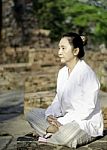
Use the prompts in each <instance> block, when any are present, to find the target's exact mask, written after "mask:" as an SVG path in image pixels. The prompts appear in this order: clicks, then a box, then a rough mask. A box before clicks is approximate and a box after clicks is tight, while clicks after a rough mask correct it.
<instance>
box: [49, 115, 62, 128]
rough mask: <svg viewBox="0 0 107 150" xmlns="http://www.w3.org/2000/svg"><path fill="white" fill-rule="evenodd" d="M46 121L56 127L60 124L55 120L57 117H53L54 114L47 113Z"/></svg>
mask: <svg viewBox="0 0 107 150" xmlns="http://www.w3.org/2000/svg"><path fill="white" fill-rule="evenodd" d="M47 121H48V122H49V123H50V124H51V125H54V126H56V127H58V128H59V127H60V126H62V124H61V123H60V122H58V121H57V118H56V117H54V116H52V115H49V116H48V117H47Z"/></svg>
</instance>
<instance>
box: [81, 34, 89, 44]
mask: <svg viewBox="0 0 107 150" xmlns="http://www.w3.org/2000/svg"><path fill="white" fill-rule="evenodd" d="M80 37H81V39H82V42H83V45H84V46H85V45H86V44H87V40H88V39H87V36H85V35H80Z"/></svg>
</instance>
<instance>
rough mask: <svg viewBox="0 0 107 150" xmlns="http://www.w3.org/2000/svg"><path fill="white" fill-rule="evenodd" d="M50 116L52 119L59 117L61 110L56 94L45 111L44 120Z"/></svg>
mask: <svg viewBox="0 0 107 150" xmlns="http://www.w3.org/2000/svg"><path fill="white" fill-rule="evenodd" d="M50 115H52V116H54V117H58V116H61V108H60V103H59V101H58V96H57V94H56V96H55V98H54V100H53V102H52V104H51V105H50V106H49V107H48V108H47V109H46V111H45V116H46V118H47V116H50Z"/></svg>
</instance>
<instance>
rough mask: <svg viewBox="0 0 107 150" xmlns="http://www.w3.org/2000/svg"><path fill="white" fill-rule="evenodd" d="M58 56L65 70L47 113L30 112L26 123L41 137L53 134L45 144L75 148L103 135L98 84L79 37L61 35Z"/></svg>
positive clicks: (59, 74) (42, 111)
mask: <svg viewBox="0 0 107 150" xmlns="http://www.w3.org/2000/svg"><path fill="white" fill-rule="evenodd" d="M58 56H59V58H60V59H61V63H64V64H65V66H64V67H63V68H62V69H60V70H59V73H58V78H57V94H56V96H55V98H54V100H53V102H52V104H51V105H50V106H49V107H48V108H47V109H46V110H45V109H33V110H32V111H31V112H29V113H28V115H27V120H28V122H29V123H30V124H31V126H32V127H33V128H34V129H35V130H36V132H37V133H38V134H39V135H40V136H42V137H43V135H45V134H46V131H47V132H51V133H52V134H51V135H52V136H51V137H50V138H47V139H46V140H45V141H46V142H49V143H53V144H59V145H66V146H68V147H77V145H80V144H85V143H88V142H90V141H92V140H93V139H94V138H95V137H98V136H102V135H103V118H102V112H101V108H100V102H99V99H98V95H99V89H100V83H99V81H98V79H97V77H96V75H95V73H94V72H93V70H92V69H91V68H90V67H89V66H88V65H87V64H86V63H85V61H84V60H83V59H82V58H83V56H84V48H83V41H82V38H81V37H80V36H79V35H78V34H76V33H72V32H71V33H68V34H65V35H63V37H62V38H61V40H60V42H59V51H58ZM45 138H46V137H45Z"/></svg>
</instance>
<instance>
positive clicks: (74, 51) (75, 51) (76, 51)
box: [73, 47, 79, 56]
mask: <svg viewBox="0 0 107 150" xmlns="http://www.w3.org/2000/svg"><path fill="white" fill-rule="evenodd" d="M78 53H79V48H78V47H77V48H74V50H73V54H74V56H77V55H78Z"/></svg>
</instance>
